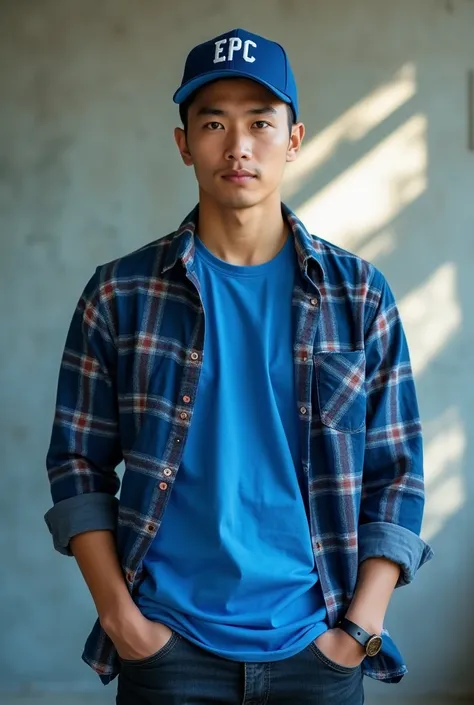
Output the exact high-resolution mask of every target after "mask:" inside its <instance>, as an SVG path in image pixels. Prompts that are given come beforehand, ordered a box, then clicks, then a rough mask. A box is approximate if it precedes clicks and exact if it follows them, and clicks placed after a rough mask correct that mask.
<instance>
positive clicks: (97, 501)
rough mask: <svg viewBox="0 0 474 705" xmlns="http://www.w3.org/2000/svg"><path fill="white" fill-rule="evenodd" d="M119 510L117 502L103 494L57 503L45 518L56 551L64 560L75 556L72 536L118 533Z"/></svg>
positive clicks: (84, 495)
mask: <svg viewBox="0 0 474 705" xmlns="http://www.w3.org/2000/svg"><path fill="white" fill-rule="evenodd" d="M117 510H118V500H117V498H116V497H112V496H111V495H109V494H106V493H103V492H95V493H93V494H81V495H77V496H76V497H70V498H69V499H63V500H62V501H61V502H58V504H55V505H54V506H53V507H51V509H50V510H49V511H48V512H46V514H45V517H44V519H45V521H46V524H47V526H48V529H49V531H50V533H51V535H52V537H53V545H54V548H55V549H56V550H57V551H59V553H62V554H63V555H64V556H72V553H71V549H70V548H69V542H70V541H71V539H72V538H73V536H77V535H78V534H83V533H85V532H86V531H114V532H115V530H116V527H117Z"/></svg>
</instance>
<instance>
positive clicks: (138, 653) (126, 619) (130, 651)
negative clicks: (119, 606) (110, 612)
mask: <svg viewBox="0 0 474 705" xmlns="http://www.w3.org/2000/svg"><path fill="white" fill-rule="evenodd" d="M102 627H103V629H104V631H105V632H106V633H107V634H108V636H109V637H110V638H111V640H112V641H113V643H114V646H115V648H116V649H117V652H118V655H119V656H120V658H122V659H125V660H126V661H139V660H140V659H144V658H148V657H149V656H153V654H156V652H157V651H159V650H160V649H162V648H163V647H164V646H165V645H166V644H167V643H168V641H169V640H170V639H171V635H172V631H171V629H170V628H169V627H167V626H166V625H164V624H160V623H159V622H152V621H150V620H149V619H146V617H144V616H143V615H142V614H141V612H140V611H139V610H138V608H134V609H132V610H127V611H126V612H125V613H123V612H122V614H121V616H120V618H118V619H116V620H115V619H110V618H109V620H108V621H107V622H106V623H105V624H102Z"/></svg>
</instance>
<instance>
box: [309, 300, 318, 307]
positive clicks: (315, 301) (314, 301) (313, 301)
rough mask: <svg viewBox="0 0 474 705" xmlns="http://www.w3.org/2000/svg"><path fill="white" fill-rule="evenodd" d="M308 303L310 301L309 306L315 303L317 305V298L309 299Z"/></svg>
mask: <svg viewBox="0 0 474 705" xmlns="http://www.w3.org/2000/svg"><path fill="white" fill-rule="evenodd" d="M310 303H311V306H317V305H318V300H317V299H311V301H310Z"/></svg>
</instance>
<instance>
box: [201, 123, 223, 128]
mask: <svg viewBox="0 0 474 705" xmlns="http://www.w3.org/2000/svg"><path fill="white" fill-rule="evenodd" d="M204 127H205V128H206V130H220V129H223V126H222V125H221V123H220V122H208V123H207V124H206V125H204Z"/></svg>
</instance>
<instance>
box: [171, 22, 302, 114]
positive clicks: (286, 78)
mask: <svg viewBox="0 0 474 705" xmlns="http://www.w3.org/2000/svg"><path fill="white" fill-rule="evenodd" d="M219 78H249V79H251V80H252V81H257V83H261V84H262V86H265V87H266V88H268V89H269V90H270V91H271V92H272V93H274V94H275V95H276V96H277V97H278V98H280V100H282V101H284V102H285V103H288V105H291V108H292V110H293V115H294V118H295V121H296V120H297V119H298V93H297V90H296V81H295V77H294V75H293V71H292V70H291V66H290V62H289V60H288V56H287V54H286V51H285V50H284V49H283V47H282V46H280V44H277V43H276V42H272V41H270V40H269V39H265V37H259V36H258V34H252V33H251V32H247V31H246V30H245V29H233V30H231V31H230V32H226V33H225V34H221V35H220V36H218V37H215V38H214V39H211V40H209V41H208V42H204V44H199V45H198V46H197V47H194V49H192V50H191V51H190V53H189V54H188V58H187V59H186V64H185V67H184V74H183V79H182V81H181V86H180V87H179V88H178V90H177V91H176V93H175V94H174V96H173V100H174V102H175V103H178V104H181V103H184V101H185V100H186V99H187V98H189V96H190V95H191V94H192V93H194V91H196V90H197V89H198V88H201V87H202V86H205V85H206V84H207V83H210V82H211V81H216V80H217V79H219Z"/></svg>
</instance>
